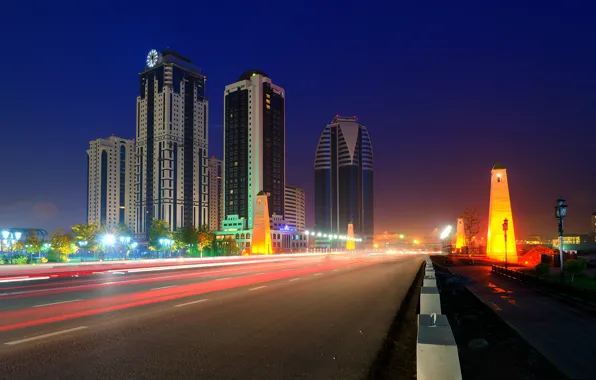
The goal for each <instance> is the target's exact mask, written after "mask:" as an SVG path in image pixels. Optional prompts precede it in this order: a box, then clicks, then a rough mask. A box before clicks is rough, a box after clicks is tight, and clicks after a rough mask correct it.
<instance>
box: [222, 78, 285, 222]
mask: <svg viewBox="0 0 596 380" xmlns="http://www.w3.org/2000/svg"><path fill="white" fill-rule="evenodd" d="M261 191H263V192H264V193H265V194H267V196H268V198H267V202H268V204H269V214H270V216H271V215H274V214H276V215H283V213H284V192H285V91H284V89H283V88H281V87H279V86H277V85H275V84H273V82H272V81H271V79H270V78H269V76H268V75H267V74H265V73H264V72H262V71H258V70H249V71H247V72H245V73H244V74H242V75H241V76H240V78H238V81H237V82H235V83H232V84H230V85H228V86H226V88H225V93H224V210H225V212H224V214H225V216H226V217H227V216H228V215H238V217H240V218H245V219H246V220H247V224H248V226H247V227H248V228H249V229H252V228H253V224H254V217H253V215H254V210H255V203H256V200H257V194H258V193H260V192H261Z"/></svg>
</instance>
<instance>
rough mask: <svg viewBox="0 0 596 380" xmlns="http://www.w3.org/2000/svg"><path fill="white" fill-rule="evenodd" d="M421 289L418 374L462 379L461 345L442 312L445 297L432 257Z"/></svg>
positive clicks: (427, 378) (435, 379) (426, 378)
mask: <svg viewBox="0 0 596 380" xmlns="http://www.w3.org/2000/svg"><path fill="white" fill-rule="evenodd" d="M422 281H423V282H422V289H421V291H420V314H419V315H418V342H417V344H416V370H417V378H418V379H421V380H459V379H461V378H462V377H461V367H460V364H459V355H458V353H457V345H456V343H455V338H454V337H453V332H452V331H451V326H450V325H449V321H448V320H447V316H445V315H443V314H442V313H441V298H440V294H439V289H438V287H437V278H436V275H435V270H434V267H433V263H432V261H431V260H430V258H429V259H426V265H425V268H424V279H423V280H422Z"/></svg>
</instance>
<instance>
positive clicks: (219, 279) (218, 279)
mask: <svg viewBox="0 0 596 380" xmlns="http://www.w3.org/2000/svg"><path fill="white" fill-rule="evenodd" d="M228 278H232V277H222V278H216V279H215V281H221V280H227V279H228Z"/></svg>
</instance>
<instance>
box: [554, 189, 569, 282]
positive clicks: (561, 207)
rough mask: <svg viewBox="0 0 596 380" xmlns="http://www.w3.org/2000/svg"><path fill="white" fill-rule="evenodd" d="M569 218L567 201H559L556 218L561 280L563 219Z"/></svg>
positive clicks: (556, 207)
mask: <svg viewBox="0 0 596 380" xmlns="http://www.w3.org/2000/svg"><path fill="white" fill-rule="evenodd" d="M566 216H567V205H566V204H565V199H563V198H559V199H557V205H556V206H555V218H557V220H558V222H559V223H558V226H559V259H560V261H561V262H560V263H559V264H560V266H561V280H562V279H563V230H564V228H563V219H564V218H565V217H566Z"/></svg>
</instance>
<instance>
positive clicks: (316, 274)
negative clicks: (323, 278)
mask: <svg viewBox="0 0 596 380" xmlns="http://www.w3.org/2000/svg"><path fill="white" fill-rule="evenodd" d="M320 274H323V273H321V272H319V273H315V274H313V276H318V275H320Z"/></svg>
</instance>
